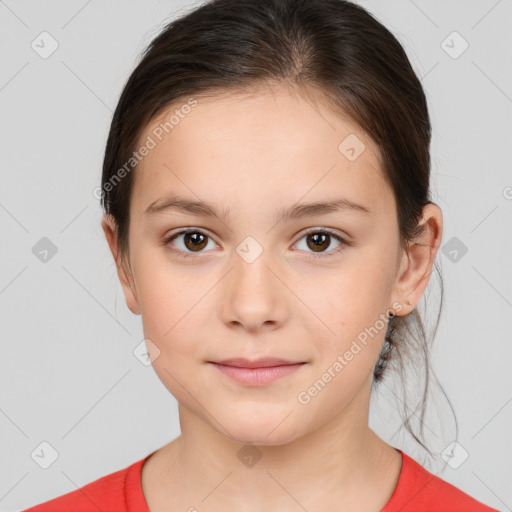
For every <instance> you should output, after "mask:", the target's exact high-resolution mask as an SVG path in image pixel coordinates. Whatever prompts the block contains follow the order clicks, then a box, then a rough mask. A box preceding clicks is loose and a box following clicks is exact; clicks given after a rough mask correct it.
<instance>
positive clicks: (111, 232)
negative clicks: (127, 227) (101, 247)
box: [101, 214, 140, 315]
mask: <svg viewBox="0 0 512 512" xmlns="http://www.w3.org/2000/svg"><path fill="white" fill-rule="evenodd" d="M101 227H102V228H103V232H104V233H105V238H106V239H107V242H108V246H109V248H110V252H111V253H112V257H113V258H114V262H115V264H116V269H117V275H118V277H119V281H120V282H121V287H122V288H123V293H124V297H125V300H126V305H127V306H128V308H129V310H130V311H131V312H132V313H133V314H134V315H140V307H139V301H138V299H137V293H136V288H135V283H134V280H133V276H132V273H131V271H130V270H129V269H128V268H127V264H126V262H125V261H124V259H123V258H122V255H121V254H120V253H119V247H118V235H117V225H116V222H115V220H114V219H113V217H112V216H111V215H109V214H106V215H104V217H103V219H102V220H101Z"/></svg>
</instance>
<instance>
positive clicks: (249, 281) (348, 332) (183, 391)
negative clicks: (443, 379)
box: [28, 0, 493, 512]
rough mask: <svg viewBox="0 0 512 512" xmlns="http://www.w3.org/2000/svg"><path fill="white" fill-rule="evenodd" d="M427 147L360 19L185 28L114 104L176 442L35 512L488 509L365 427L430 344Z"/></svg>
mask: <svg viewBox="0 0 512 512" xmlns="http://www.w3.org/2000/svg"><path fill="white" fill-rule="evenodd" d="M430 137H431V126H430V120H429V114H428V110H427V103H426V99H425V95H424V92H423V90H422V87H421V84H420V82H419V80H418V78H417V77H416V75H415V73H414V72H413V70H412V67H411V65H410V62H409V61H408V58H407V56H406V54H405V51H404V49H403V48H402V46H401V45H400V44H399V42H398V41H397V39H396V38H395V37H394V36H393V35H392V34H391V33H390V32H389V31H388V30H387V29H386V28H385V27H383V26H382V25H381V24H380V23H379V22H378V21H377V20H376V19H374V18H373V17H372V16H371V15H370V14H369V13H368V12H366V11H365V10H364V9H363V8H362V7H359V6H357V5H355V4H352V3H350V2H348V1H343V0H258V1H257V2H254V1H250V0H239V1H236V2H234V1H232V0H213V1H210V2H208V3H205V4H203V5H202V6H200V7H199V8H196V9H195V10H193V11H191V12H190V13H188V14H186V15H184V16H182V17H181V18H180V19H177V20H175V21H173V22H172V23H170V24H169V25H168V26H167V27H166V28H165V30H163V31H162V32H161V34H160V35H159V36H158V37H156V39H154V40H153V41H152V43H151V44H150V46H149V48H148V49H147V50H146V52H145V53H144V55H143V58H142V60H141V62H140V63H139V64H138V66H137V67H136V69H135V71H134V72H133V73H132V75H131V76H130V78H129V80H128V82H127V84H126V86H125V88H124V90H123V92H122V95H121V98H120V101H119V104H118V105H117V108H116V111H115V114H114V117H113V120H112V124H111V128H110V133H109V137H108V141H107V145H106V151H105V159H104V167H103V176H102V187H101V188H102V205H103V207H104V208H105V216H104V218H103V221H102V227H103V229H104V232H105V236H106V239H107V241H108V244H109V247H110V250H111V251H112V255H113V257H114V260H115V262H116V265H117V267H116V268H117V271H118V276H119V279H120V281H121V284H122V287H123V291H124V295H125V299H126V302H127V305H128V307H129V309H130V310H131V311H132V312H133V313H134V314H140V315H141V317H142V323H143V329H144V335H145V344H146V347H147V356H148V358H149V360H150V361H151V363H152V365H153V367H154V369H155V371H156V373H157V374H158V376H159V378H160V379H161V381H162V383H163V384H164V385H165V386H166V388H167V389H168V390H169V392H170V393H172V394H173V396H174V397H175V398H176V399H177V401H178V403H179V415H180V426H181V435H180V436H179V437H178V438H176V439H174V440H173V441H172V442H170V443H169V444H167V445H165V446H163V447H161V448H160V449H158V450H156V451H154V452H153V453H151V454H149V455H148V456H147V457H145V458H144V459H142V460H140V461H138V462H135V463H134V464H133V465H131V466H129V467H127V468H125V469H123V470H120V471H117V472H115V473H112V474H110V475H106V476H104V477H102V478H100V479H98V480H96V481H94V482H92V483H89V484H87V485H85V486H84V487H82V488H81V489H79V490H77V491H74V492H71V493H68V494H66V495H63V496H60V497H58V498H55V499H53V500H51V501H48V502H46V503H44V504H40V505H39V506H35V507H33V508H31V509H28V510H30V511H34V512H36V511H37V512H43V511H50V510H51V511H60V510H61V511H64V510H66V511H70V510H73V511H86V510H87V511H89V510H91V511H93V510H100V511H102V512H107V511H116V512H122V511H131V512H147V511H151V512H160V511H178V510H181V511H185V510H188V511H196V510H198V511H220V510H222V511H226V510H244V511H248V512H252V511H254V512H255V511H261V510H279V511H298V510H304V511H305V510H307V511H320V510H343V511H345V512H348V511H350V512H356V511H357V512H378V511H385V512H398V511H415V512H426V511H434V510H435V511H465V512H471V511H475V512H476V511H491V510H493V509H491V508H489V507H487V506H486V505H484V504H482V503H480V502H478V501H477V500H475V499H474V498H472V497H470V496H469V495H467V494H465V493H464V492H462V491H461V490H459V489H457V488H456V487H454V486H452V485H451V484H449V483H447V482H446V481H444V480H442V479H440V478H439V477H437V476H436V475H434V474H432V473H430V472H428V471H427V470H426V469H424V468H423V467H422V466H421V465H420V464H418V463H417V462H416V461H415V460H414V459H412V458H411V457H409V456H408V455H407V454H406V453H404V452H403V451H401V450H400V449H398V448H396V447H394V446H391V445H390V444H388V443H387V442H385V441H384V440H383V439H381V438H380V437H379V436H378V435H377V434H376V433H375V432H373V431H372V430H371V429H370V428H369V426H368V417H369V407H370V396H371V392H372V389H373V388H374V387H375V386H376V385H377V384H378V383H379V382H380V381H381V380H382V378H383V376H384V375H385V374H386V373H387V369H388V368H389V367H390V365H392V364H394V363H396V362H397V361H401V358H402V356H403V354H404V353H405V351H407V350H410V346H411V344H412V343H413V341H412V337H411V333H412V332H413V330H414V329H413V328H414V326H416V327H417V331H418V332H420V334H421V333H424V330H423V328H422V323H421V318H420V316H419V315H418V312H417V310H416V309H415V308H416V305H417V304H418V302H419V300H420V298H421V296H422V294H423V292H424V290H425V288H426V286H427V284H428V282H429V278H430V274H431V272H432V271H433V268H435V267H434V263H435V258H436V255H437V251H438V249H439V246H440V244H441V239H442V227H443V221H442V213H441V210H440V208H439V207H438V206H437V205H436V204H435V203H434V202H433V201H431V196H430V191H429V174H430V154H429V144H430ZM418 326H419V328H418ZM406 333H407V335H406ZM426 343H427V340H426V339H424V338H422V339H420V346H423V347H426ZM422 344H423V345H422ZM408 347H409V348H408ZM425 364H426V365H428V361H426V362H425ZM426 368H428V366H426Z"/></svg>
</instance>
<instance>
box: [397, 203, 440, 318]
mask: <svg viewBox="0 0 512 512" xmlns="http://www.w3.org/2000/svg"><path fill="white" fill-rule="evenodd" d="M420 226H422V232H421V234H420V235H419V237H418V238H417V239H416V240H414V241H411V242H410V243H409V246H408V248H407V251H405V252H404V254H403V255H402V260H401V263H400V269H399V271H398V273H397V281H396V284H395V291H394V298H396V300H397V302H399V303H400V304H402V309H401V311H400V315H399V316H405V315H407V314H409V313H410V312H411V311H412V310H413V309H414V308H415V307H416V305H417V304H418V302H419V300H420V299H421V296H422V295H423V292H424V291H425V288H426V287H427V284H428V282H429V280H430V274H431V273H432V268H433V266H434V262H435V257H436V255H437V251H438V249H439V246H440V245H441V239H442V232H443V219H442V212H441V209H440V208H439V207H438V206H437V205H435V204H433V203H430V204H427V205H426V206H425V207H424V209H423V216H422V219H421V221H420Z"/></svg>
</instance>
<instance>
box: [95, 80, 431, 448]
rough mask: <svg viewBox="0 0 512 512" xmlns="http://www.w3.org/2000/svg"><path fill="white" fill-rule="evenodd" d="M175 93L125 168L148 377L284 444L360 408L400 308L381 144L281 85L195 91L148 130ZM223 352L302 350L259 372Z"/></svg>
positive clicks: (246, 431) (399, 262)
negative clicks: (174, 119)
mask: <svg viewBox="0 0 512 512" xmlns="http://www.w3.org/2000/svg"><path fill="white" fill-rule="evenodd" d="M184 103H185V102H184ZM179 107H180V106H179V105H178V106H176V105H174V106H173V107H172V108H170V109H168V110H167V111H166V113H165V114H164V115H162V116H160V117H159V119H157V120H155V121H153V122H152V123H151V124H150V125H149V126H148V127H147V128H146V130H145V132H144V133H143V134H142V136H141V138H140V140H142V141H147V140H148V139H147V137H148V136H149V137H151V138H152V139H153V140H154V141H155V143H156V145H155V147H153V148H152V149H151V150H150V151H149V153H148V154H147V156H145V157H144V159H143V161H142V162H141V164H140V165H139V167H138V168H137V169H136V171H134V172H135V173H136V174H135V182H134V189H133V193H132V198H131V205H130V228H129V245H130V251H129V262H130V268H129V272H128V274H125V273H123V272H124V271H123V270H122V269H119V272H120V277H121V280H122V283H123V290H124V293H125V296H126V300H127V303H128V306H129V307H130V309H131V311H132V312H134V313H136V314H139V313H140V314H141V316H142V322H143V329H144V336H145V338H148V339H149V340H151V342H150V344H149V346H148V349H149V352H150V355H151V357H152V358H153V357H154V358H155V359H154V360H153V367H154V369H155V371H156V373H157V374H158V376H159V378H160V379H161V381H162V382H163V384H164V385H165V386H166V387H167V389H168V390H169V391H170V392H171V393H172V394H173V395H174V396H175V397H176V399H177V400H178V402H179V403H180V406H183V407H185V408H186V409H187V410H188V411H190V412H191V413H192V414H193V415H195V416H196V417H197V418H198V419H200V420H202V421H203V422H204V423H206V424H208V425H210V426H211V427H212V428H213V429H215V430H216V431H218V432H219V433H221V434H222V435H224V436H226V437H229V438H231V439H235V440H238V441H240V442H244V443H260V444H280V443H285V442H290V441H292V440H294V439H297V438H299V437H301V436H304V435H306V434H308V433H310V432H313V431H314V430H316V429H319V428H321V427H322V426H324V425H326V424H328V423H329V422H334V421H338V419H339V418H342V417H343V415H344V414H346V413H347V411H348V410H349V408H350V409H351V410H357V407H362V409H363V410H364V408H365V407H367V405H368V404H367V399H368V394H369V390H370V385H371V381H372V370H373V367H374V365H375V363H376V361H377V358H378V355H379V353H380V351H381V348H382V343H383V341H384V336H385V333H386V327H387V320H388V316H386V313H389V311H390V310H393V311H394V312H395V314H397V315H399V314H405V310H402V313H400V309H401V304H400V299H402V298H403V295H401V294H403V291H404V289H405V286H404V281H401V280H400V276H401V275H402V273H403V271H404V270H405V266H404V261H405V260H404V257H403V255H402V253H401V250H400V242H399V231H398V219H397V213H396V204H395V199H394V195H393V192H392V190H391V189H390V188H389V186H388V185H387V184H386V182H385V180H384V178H383V174H382V170H381V167H380V161H379V155H378V152H377V149H376V147H375V146H374V144H373V143H372V141H371V140H370V139H369V137H368V136H367V135H365V133H363V132H362V131H361V130H360V129H359V128H358V126H356V125H355V124H353V123H352V122H351V121H350V120H349V119H347V118H345V117H342V116H340V115H339V114H336V113H334V112H333V111H332V110H329V109H328V108H324V107H322V106H321V105H320V103H317V104H314V103H313V102H312V100H311V98H306V97H305V96H302V95H301V94H299V93H297V92H291V91H290V90H288V89H285V88H280V89H274V90H272V91H271V90H267V89H265V90H261V91H258V92H257V93H253V94H251V95H249V94H245V95H241V94H240V95H237V96H234V95H231V96H229V97H228V96H223V97H217V98H215V97H210V98H208V99H206V98H205V99H201V98H197V105H196V106H194V107H193V108H192V109H186V110H187V112H189V113H188V114H187V115H183V116H180V117H179V122H178V123H176V124H174V127H173V128H172V131H169V134H168V135H166V136H165V137H161V139H162V140H159V139H158V137H157V136H155V133H160V132H161V130H160V131H158V130H157V128H158V126H159V125H160V123H162V122H164V121H165V120H166V119H167V120H168V119H169V117H170V115H172V113H173V111H175V110H176V109H177V108H178V109H179ZM155 130H157V131H155ZM347 137H349V139H347V140H346V141H345V142H344V143H343V144H342V145H341V147H340V143H342V142H343V141H344V140H345V139H346V138H347ZM363 144H364V146H363ZM350 147H354V148H355V150H354V151H351V150H350ZM363 148H364V149H363ZM362 149H363V150H362ZM361 150H362V152H361ZM359 153H360V154H359ZM354 157H355V158H354ZM171 198H173V200H174V203H173V204H174V206H173V207H168V208H159V207H160V206H162V205H163V204H164V203H165V202H166V201H169V200H170V199H171ZM190 202H195V203H207V204H208V206H209V207H208V208H207V207H206V206H204V205H203V206H202V207H200V206H198V205H195V206H194V205H190V204H189V206H188V207H185V206H184V205H186V204H187V203H190ZM331 202H332V203H334V202H338V205H337V206H336V205H334V206H332V205H331V207H325V206H320V204H324V203H331ZM310 203H315V204H316V203H318V205H317V206H313V207H310V208H306V207H304V205H305V204H310ZM178 204H181V206H182V207H181V208H180V207H178V206H177V205H178ZM354 205H357V206H354ZM212 212H216V214H217V216H216V215H213V214H212ZM283 212H287V214H285V215H283ZM106 226H107V224H106V223H105V224H104V228H105V229H106ZM184 230H188V231H189V232H188V233H184ZM113 247H114V245H113V244H111V248H113ZM409 275H410V274H409ZM424 284H426V283H424ZM416 288H417V292H418V293H421V291H422V288H423V287H422V286H420V287H419V289H418V286H417V283H416ZM413 298H414V297H413ZM397 304H398V306H397ZM412 307H414V306H411V308H412ZM411 308H409V309H408V310H407V312H409V311H410V309H411ZM229 358H246V359H249V360H255V359H258V358H279V359H284V360H287V361H288V362H294V363H301V364H298V365H296V366H293V367H290V366H288V368H284V370H287V371H286V372H284V374H279V378H277V379H275V380H271V379H270V380H267V381H265V378H266V377H265V376H267V377H268V375H269V373H271V371H270V370H268V369H267V371H266V373H265V371H262V370H252V371H251V370H245V371H244V370H240V371H238V370H236V371H234V373H236V375H238V378H239V379H242V380H243V379H246V380H243V381H240V380H237V379H236V378H233V377H232V376H230V375H228V373H226V372H225V371H222V370H221V368H223V367H221V366H218V365H216V364H213V363H214V362H220V361H222V360H225V359H229ZM282 369H283V368H282ZM224 370H226V371H228V370H229V368H227V369H226V368H224ZM275 371H276V372H277V370H275ZM232 373H233V372H232ZM249 374H250V375H249ZM255 375H259V376H260V377H254V376H255ZM247 379H248V380H247ZM251 379H256V380H251ZM257 379H259V380H257ZM354 408H356V409H354Z"/></svg>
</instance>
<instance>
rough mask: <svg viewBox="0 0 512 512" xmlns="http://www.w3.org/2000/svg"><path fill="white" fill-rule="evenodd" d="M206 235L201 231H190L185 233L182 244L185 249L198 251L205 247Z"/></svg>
mask: <svg viewBox="0 0 512 512" xmlns="http://www.w3.org/2000/svg"><path fill="white" fill-rule="evenodd" d="M207 239H208V237H207V236H206V235H204V234H203V233H199V232H191V233H185V237H184V238H183V244H184V245H185V247H186V248H187V249H190V250H191V251H194V252H195V251H200V250H201V249H204V247H206V240H207Z"/></svg>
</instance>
